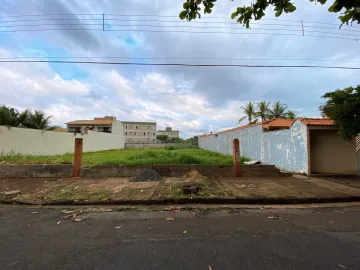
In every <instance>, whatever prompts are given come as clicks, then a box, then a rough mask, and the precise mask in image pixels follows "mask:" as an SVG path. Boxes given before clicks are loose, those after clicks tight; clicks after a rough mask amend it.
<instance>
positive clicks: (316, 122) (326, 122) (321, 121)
mask: <svg viewBox="0 0 360 270" xmlns="http://www.w3.org/2000/svg"><path fill="white" fill-rule="evenodd" d="M298 120H299V121H301V122H302V123H304V124H305V125H307V126H333V125H334V121H333V120H331V119H326V118H301V117H299V118H298Z"/></svg>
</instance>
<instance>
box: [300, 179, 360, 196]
mask: <svg viewBox="0 0 360 270" xmlns="http://www.w3.org/2000/svg"><path fill="white" fill-rule="evenodd" d="M306 181H308V182H311V183H314V184H316V185H318V186H321V187H324V188H327V189H332V190H334V191H336V192H341V193H344V194H348V195H351V196H360V189H356V188H353V187H349V186H346V185H342V184H338V183H335V182H332V181H326V180H323V179H320V178H310V179H309V180H306Z"/></svg>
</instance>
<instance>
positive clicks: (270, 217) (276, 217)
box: [269, 216, 282, 220]
mask: <svg viewBox="0 0 360 270" xmlns="http://www.w3.org/2000/svg"><path fill="white" fill-rule="evenodd" d="M269 219H273V220H275V219H282V217H278V216H275V217H272V216H269Z"/></svg>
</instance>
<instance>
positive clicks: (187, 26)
mask: <svg viewBox="0 0 360 270" xmlns="http://www.w3.org/2000/svg"><path fill="white" fill-rule="evenodd" d="M130 23H131V21H130ZM83 25H86V26H89V25H103V23H65V24H52V23H50V24H16V25H5V26H0V28H14V27H15V28H16V27H38V26H40V27H43V26H83ZM106 25H107V26H110V27H112V26H121V27H128V26H129V27H154V28H162V27H173V28H184V27H185V28H198V29H206V28H209V29H233V30H247V31H250V30H253V29H258V30H275V31H302V30H301V29H299V30H296V29H286V28H282V29H274V28H257V27H255V28H253V27H252V28H250V29H247V28H241V27H239V28H238V27H236V28H235V27H226V26H193V25H191V26H190V25H184V26H182V25H148V24H107V23H106ZM257 25H261V26H263V25H281V24H257ZM281 26H286V27H288V26H296V27H299V28H300V27H301V26H300V25H281ZM306 28H314V29H326V30H335V31H339V32H342V31H345V32H356V33H360V31H356V30H340V29H336V28H330V27H321V26H320V27H319V26H305V30H306V31H305V32H313V31H310V30H307V29H306ZM314 33H331V32H314ZM331 34H340V33H335V32H332V33H331ZM340 35H341V34H340Z"/></svg>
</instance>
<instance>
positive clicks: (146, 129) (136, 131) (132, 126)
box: [121, 121, 156, 142]
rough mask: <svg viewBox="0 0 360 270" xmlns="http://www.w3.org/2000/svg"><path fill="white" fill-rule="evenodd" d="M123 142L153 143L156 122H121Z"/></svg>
mask: <svg viewBox="0 0 360 270" xmlns="http://www.w3.org/2000/svg"><path fill="white" fill-rule="evenodd" d="M121 123H122V129H123V135H124V136H125V142H155V141H156V122H135V121H121Z"/></svg>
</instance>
